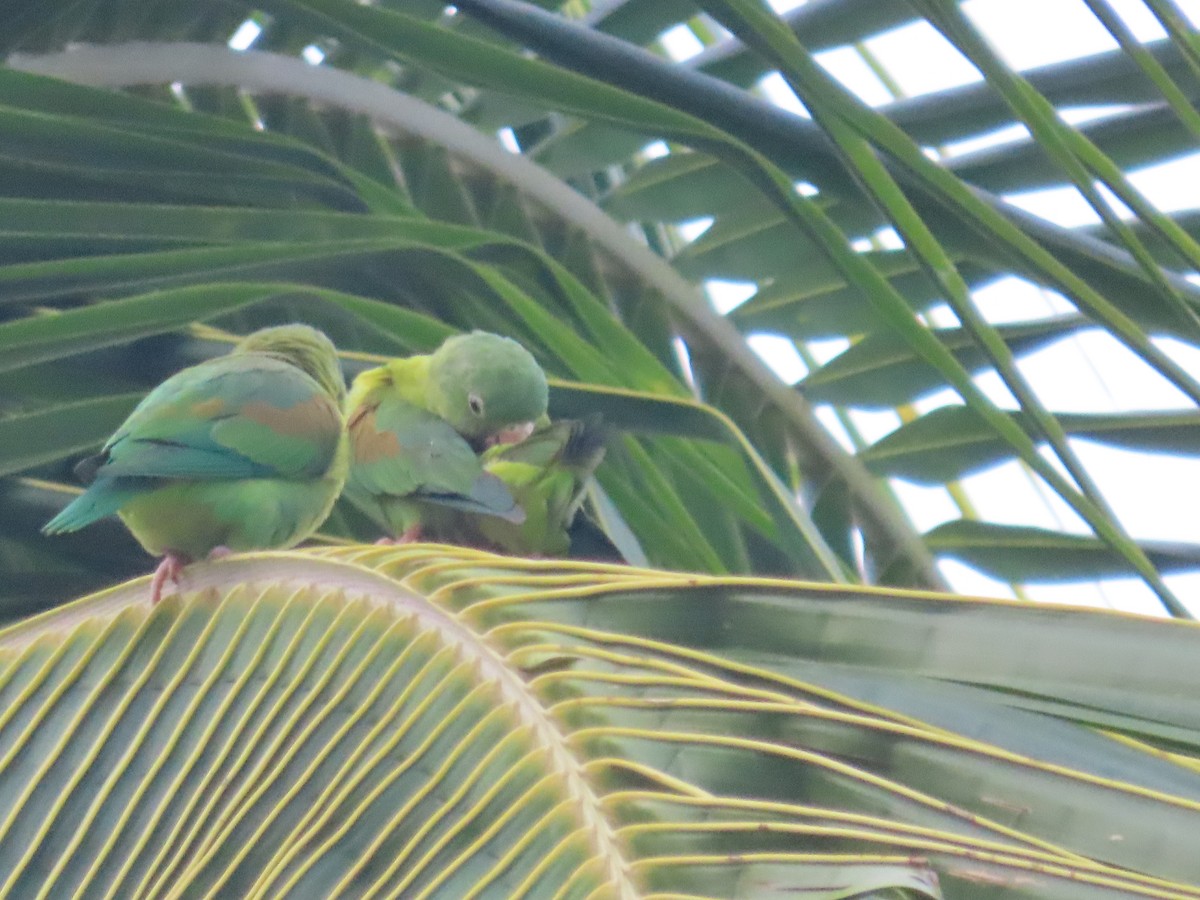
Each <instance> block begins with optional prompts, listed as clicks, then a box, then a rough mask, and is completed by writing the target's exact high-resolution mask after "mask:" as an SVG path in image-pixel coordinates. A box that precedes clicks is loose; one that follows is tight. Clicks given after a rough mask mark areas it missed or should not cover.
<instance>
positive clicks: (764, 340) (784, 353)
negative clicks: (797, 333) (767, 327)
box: [746, 334, 808, 384]
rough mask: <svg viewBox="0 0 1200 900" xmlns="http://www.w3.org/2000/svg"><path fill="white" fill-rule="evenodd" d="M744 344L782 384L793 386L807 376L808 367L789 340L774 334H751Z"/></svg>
mask: <svg viewBox="0 0 1200 900" xmlns="http://www.w3.org/2000/svg"><path fill="white" fill-rule="evenodd" d="M746 343H747V344H749V345H750V349H751V350H753V351H754V352H755V353H757V354H758V355H759V356H760V357H762V358H763V359H764V360H766V361H767V362H768V363H769V364H770V366H771V368H772V369H774V370H775V374H776V375H778V376H779V377H780V379H781V380H782V381H783V382H784V384H795V383H796V382H797V381H799V380H800V379H801V378H803V377H804V376H805V375H807V374H808V367H807V366H806V365H804V360H802V359H801V358H800V354H799V353H798V352H797V351H796V346H795V344H793V343H792V342H791V340H790V339H789V338H785V337H780V336H779V335H776V334H752V335H750V336H749V337H747V338H746Z"/></svg>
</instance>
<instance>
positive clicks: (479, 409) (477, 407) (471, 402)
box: [467, 394, 483, 416]
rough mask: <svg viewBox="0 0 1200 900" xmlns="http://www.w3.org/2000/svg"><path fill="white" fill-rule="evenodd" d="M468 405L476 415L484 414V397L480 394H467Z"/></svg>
mask: <svg viewBox="0 0 1200 900" xmlns="http://www.w3.org/2000/svg"><path fill="white" fill-rule="evenodd" d="M467 406H469V407H471V412H473V413H475V415H477V416H482V415H483V398H482V397H480V396H479V395H478V394H467Z"/></svg>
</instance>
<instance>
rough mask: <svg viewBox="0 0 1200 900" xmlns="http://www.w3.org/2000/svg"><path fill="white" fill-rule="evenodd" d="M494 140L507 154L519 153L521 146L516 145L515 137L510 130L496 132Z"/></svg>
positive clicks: (504, 129) (514, 133)
mask: <svg viewBox="0 0 1200 900" xmlns="http://www.w3.org/2000/svg"><path fill="white" fill-rule="evenodd" d="M496 140H498V141H499V142H500V146H501V147H503V148H504V149H505V150H507V151H508V152H509V153H520V152H521V145H520V144H518V143H517V135H516V132H514V131H513V130H512V129H511V128H501V129H500V130H499V131H497V132H496Z"/></svg>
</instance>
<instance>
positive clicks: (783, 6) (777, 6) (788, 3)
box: [767, 0, 805, 14]
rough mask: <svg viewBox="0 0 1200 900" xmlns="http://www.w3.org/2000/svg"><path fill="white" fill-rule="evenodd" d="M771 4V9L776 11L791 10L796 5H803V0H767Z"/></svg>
mask: <svg viewBox="0 0 1200 900" xmlns="http://www.w3.org/2000/svg"><path fill="white" fill-rule="evenodd" d="M767 2H768V3H770V4H771V9H773V10H775V12H777V13H781V14H782V13H785V12H791V11H792V10H793V9H795V8H796V7H797V6H803V5H804V3H805V0H767Z"/></svg>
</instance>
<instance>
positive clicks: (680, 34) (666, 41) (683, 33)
mask: <svg viewBox="0 0 1200 900" xmlns="http://www.w3.org/2000/svg"><path fill="white" fill-rule="evenodd" d="M658 42H659V43H660V44H662V46H663V49H664V50H666V51H667V55H668V56H669V57H671V59H673V60H676V61H679V60H684V59H690V58H691V57H693V56H695V55H696V54H697V53H699V52H700V51H701V50H703V49H704V44H702V43H700V39H699V38H698V37H696V34H695V32H693V31H692V29H690V28H688V27H687V26H686V25H682V24H681V25H676V26H675V27H674V28H669V29H667V30H666V31H664V32H663V33H662V34H660V35H659V36H658Z"/></svg>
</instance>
